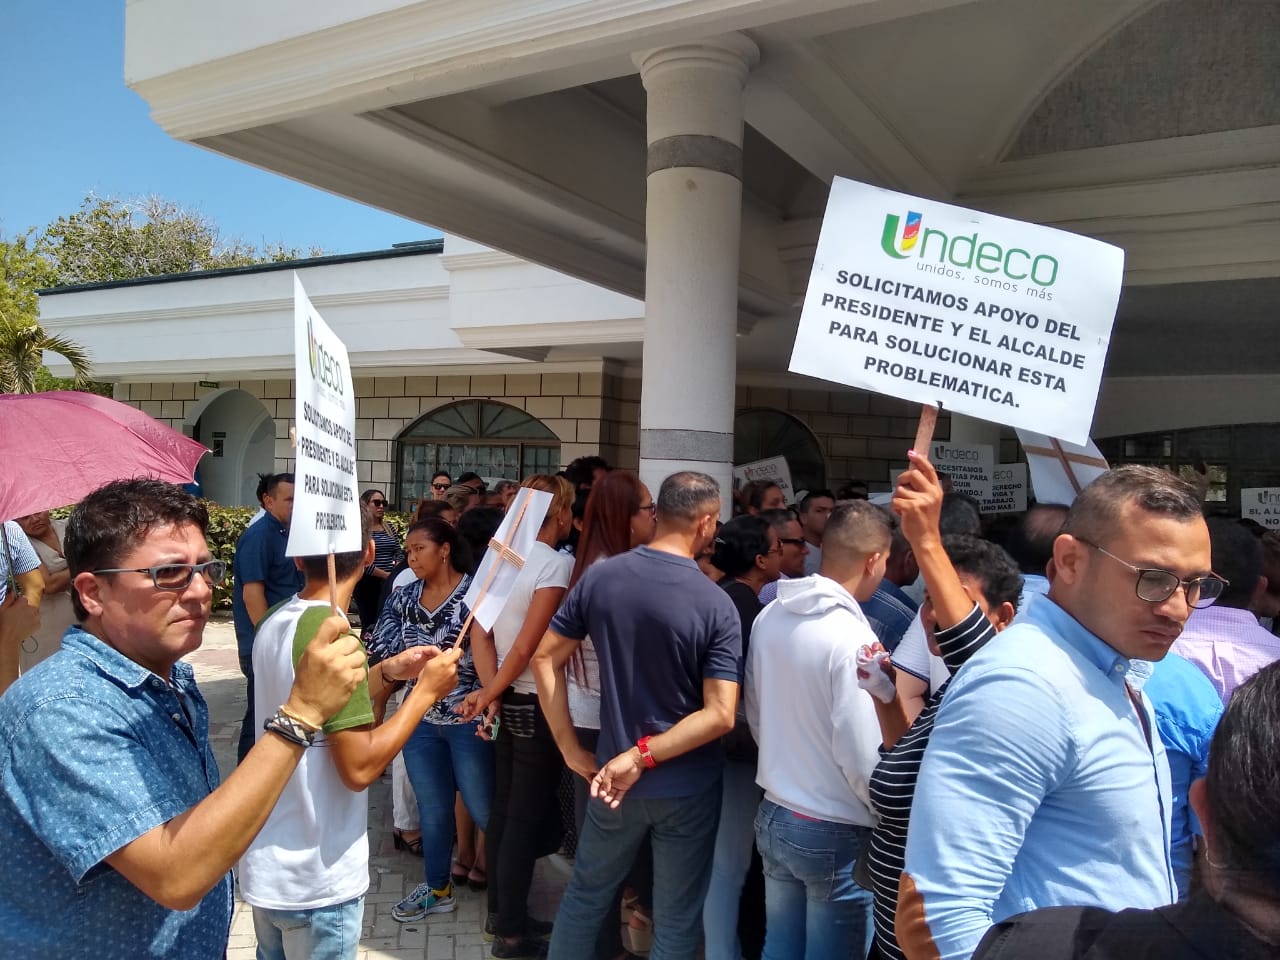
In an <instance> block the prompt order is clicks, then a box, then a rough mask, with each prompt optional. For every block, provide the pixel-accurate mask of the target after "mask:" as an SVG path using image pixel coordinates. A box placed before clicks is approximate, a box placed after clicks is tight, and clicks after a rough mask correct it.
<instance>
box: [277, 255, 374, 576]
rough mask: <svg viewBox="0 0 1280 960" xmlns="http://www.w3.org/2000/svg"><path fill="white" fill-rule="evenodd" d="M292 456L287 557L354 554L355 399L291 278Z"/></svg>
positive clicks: (342, 351)
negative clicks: (294, 438)
mask: <svg viewBox="0 0 1280 960" xmlns="http://www.w3.org/2000/svg"><path fill="white" fill-rule="evenodd" d="M293 327H294V333H293V342H294V383H295V384H296V385H297V387H296V395H297V396H296V400H295V408H296V414H295V415H296V417H297V426H296V432H297V448H296V449H295V450H294V456H295V458H296V464H295V466H294V468H293V472H294V493H293V521H292V522H291V523H290V525H289V543H288V546H287V547H286V549H285V554H286V555H287V556H290V557H309V556H320V555H322V554H326V553H350V552H352V551H355V550H360V549H362V548H363V547H364V544H363V543H361V542H360V500H359V497H358V495H357V493H356V487H357V481H356V440H355V436H356V400H355V390H354V389H353V387H352V383H351V364H350V363H349V362H348V360H347V348H346V346H344V345H343V343H342V341H341V340H339V339H338V337H337V336H336V335H335V334H334V332H333V331H332V330H330V329H329V326H328V324H326V323H325V322H324V319H323V318H322V317H321V316H320V314H319V313H317V312H316V308H315V307H313V306H312V305H311V301H310V300H309V299H308V298H307V293H306V291H305V290H303V289H302V281H301V280H299V279H298V276H297V274H294V277H293Z"/></svg>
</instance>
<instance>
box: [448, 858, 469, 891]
mask: <svg viewBox="0 0 1280 960" xmlns="http://www.w3.org/2000/svg"><path fill="white" fill-rule="evenodd" d="M470 875H471V865H470V864H466V863H463V862H462V861H461V860H459V859H458V858H457V857H454V858H453V861H452V862H451V863H450V864H449V876H450V877H451V878H452V879H453V885H454V886H455V887H465V886H466V885H467V878H468V877H469V876H470Z"/></svg>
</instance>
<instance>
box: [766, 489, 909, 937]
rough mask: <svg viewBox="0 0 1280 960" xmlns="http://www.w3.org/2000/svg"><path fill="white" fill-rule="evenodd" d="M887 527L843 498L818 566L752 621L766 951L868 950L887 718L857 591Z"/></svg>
mask: <svg viewBox="0 0 1280 960" xmlns="http://www.w3.org/2000/svg"><path fill="white" fill-rule="evenodd" d="M889 528H890V518H889V516H888V515H887V514H886V513H885V512H884V511H883V510H881V509H880V508H879V507H876V506H873V505H872V504H870V503H867V502H866V501H853V502H850V503H848V504H841V505H840V506H838V507H836V509H835V510H834V511H832V513H831V516H830V518H829V520H828V521H827V525H826V533H825V536H824V540H823V542H824V545H825V546H824V550H823V555H822V567H821V569H820V570H819V572H818V574H817V575H816V576H813V577H804V578H802V579H799V580H788V581H785V582H784V583H782V585H781V586H780V587H779V588H778V599H777V601H776V602H775V603H772V604H770V605H769V607H768V608H767V609H766V610H765V611H764V612H763V613H761V614H760V615H759V616H758V617H757V618H756V622H755V626H754V627H753V628H752V631H751V643H750V644H749V645H748V662H747V670H746V706H747V719H748V721H749V722H750V724H751V732H752V734H753V735H754V736H755V738H756V742H757V743H758V744H759V745H760V759H759V764H758V771H757V774H756V782H757V783H758V784H759V785H760V786H762V787H763V788H764V800H763V802H762V803H761V804H760V811H759V813H758V814H757V816H756V846H757V847H759V849H760V856H761V857H762V858H763V859H764V874H765V898H766V917H767V923H766V928H765V946H764V956H766V957H788V958H790V957H797V958H801V957H864V956H866V953H867V948H868V947H869V946H870V944H871V892H870V891H868V890H864V889H863V888H861V887H859V886H858V885H857V884H856V883H855V882H854V880H853V865H854V861H856V860H857V858H858V856H859V854H860V853H861V852H862V851H863V850H864V849H865V848H866V845H867V843H868V842H869V841H870V839H871V828H872V827H873V826H874V825H875V814H873V813H872V811H871V808H870V803H869V799H868V794H867V781H868V780H869V778H870V777H871V772H872V771H873V770H874V769H875V765H876V760H877V759H878V756H879V755H878V752H877V749H876V748H877V747H878V745H879V743H880V730H879V726H878V724H877V722H876V714H875V710H874V708H873V707H872V704H871V701H870V699H869V698H867V697H865V696H863V694H862V691H861V690H860V689H859V687H858V665H857V654H858V650H859V648H860V647H862V646H863V645H864V644H868V645H869V644H871V643H874V642H875V635H874V634H872V632H871V628H870V626H869V625H868V624H867V619H866V617H865V616H864V615H863V613H862V609H861V607H860V606H859V602H860V601H863V600H866V599H867V598H868V597H870V596H871V593H872V592H873V591H874V590H875V587H876V584H878V583H879V582H880V580H881V578H882V577H883V575H884V564H885V558H886V557H887V556H888V553H889V539H890V537H889ZM797 697H803V699H804V704H803V707H801V706H800V704H799V702H798V700H797Z"/></svg>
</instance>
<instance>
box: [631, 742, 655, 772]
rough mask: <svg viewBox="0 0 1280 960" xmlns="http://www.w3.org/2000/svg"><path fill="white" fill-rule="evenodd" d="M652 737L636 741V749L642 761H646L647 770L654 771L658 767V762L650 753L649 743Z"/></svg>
mask: <svg viewBox="0 0 1280 960" xmlns="http://www.w3.org/2000/svg"><path fill="white" fill-rule="evenodd" d="M651 739H652V738H651V737H648V736H644V737H641V738H640V739H639V740H637V741H636V749H637V750H639V751H640V759H641V760H643V761H644V766H645V769H646V770H652V769H653V768H654V767H656V766H657V765H658V761H657V760H655V759H653V754H652V753H650V752H649V741H650V740H651Z"/></svg>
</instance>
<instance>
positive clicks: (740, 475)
mask: <svg viewBox="0 0 1280 960" xmlns="http://www.w3.org/2000/svg"><path fill="white" fill-rule="evenodd" d="M757 480H764V481H766V482H768V483H776V484H777V485H778V487H779V488H780V489H781V490H782V497H783V499H784V500H786V502H787V503H795V501H796V492H795V490H794V489H793V488H792V486H791V468H790V467H789V466H787V459H786V457H769V458H768V459H767V460H753V461H752V462H751V463H744V464H742V465H741V466H737V467H734V468H733V485H734V486H735V487H743V486H745V485H746V484H748V483H753V482H755V481H757Z"/></svg>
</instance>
